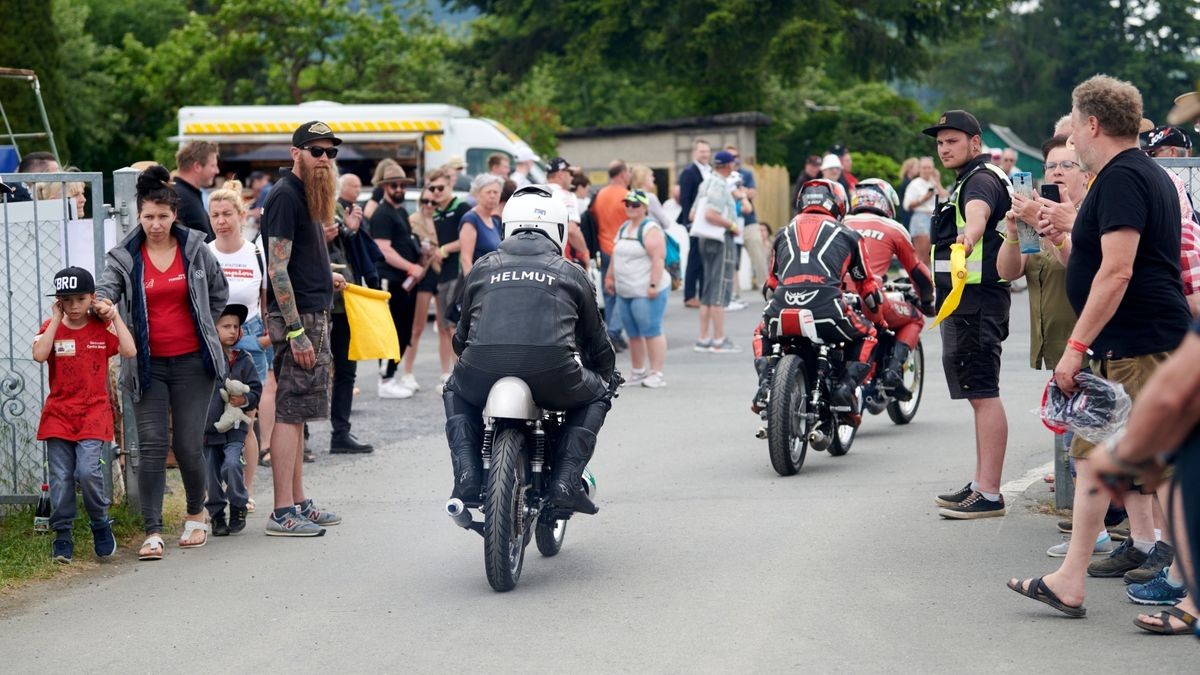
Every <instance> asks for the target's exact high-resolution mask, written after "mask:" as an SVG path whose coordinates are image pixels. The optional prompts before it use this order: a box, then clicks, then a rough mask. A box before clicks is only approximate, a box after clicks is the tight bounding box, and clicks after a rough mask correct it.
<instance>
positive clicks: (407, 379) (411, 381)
mask: <svg viewBox="0 0 1200 675" xmlns="http://www.w3.org/2000/svg"><path fill="white" fill-rule="evenodd" d="M400 384H401V385H403V386H404V388H405V389H411V390H412V391H414V392H418V391H421V385H419V384H417V378H415V377H413V374H412V373H408V374H407V375H405V376H404V377H402V378H400Z"/></svg>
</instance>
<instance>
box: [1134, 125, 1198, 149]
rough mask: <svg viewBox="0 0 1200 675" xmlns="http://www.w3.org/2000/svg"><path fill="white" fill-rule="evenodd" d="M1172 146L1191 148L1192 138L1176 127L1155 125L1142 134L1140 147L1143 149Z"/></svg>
mask: <svg viewBox="0 0 1200 675" xmlns="http://www.w3.org/2000/svg"><path fill="white" fill-rule="evenodd" d="M1167 146H1174V147H1177V148H1187V149H1189V150H1190V149H1191V147H1192V139H1190V138H1188V135H1187V134H1185V133H1183V131H1181V130H1179V129H1178V128H1177V127H1157V128H1155V129H1153V130H1151V131H1149V132H1147V133H1146V134H1145V136H1144V143H1143V144H1142V148H1143V149H1145V150H1154V149H1155V148H1165V147H1167Z"/></svg>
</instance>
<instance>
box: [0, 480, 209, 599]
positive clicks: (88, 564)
mask: <svg viewBox="0 0 1200 675" xmlns="http://www.w3.org/2000/svg"><path fill="white" fill-rule="evenodd" d="M167 484H168V485H170V486H171V494H169V495H166V496H165V497H164V498H163V530H164V531H163V539H164V540H166V541H168V542H170V541H171V536H170V535H177V534H178V533H179V532H180V531H181V530H182V529H183V527H182V521H183V516H184V511H185V510H186V509H185V505H184V496H183V483H182V481H181V480H180V478H179V472H178V471H176V470H170V471H167ZM77 499H78V501H77V503H76V508H77V514H78V515H77V517H76V518H75V525H74V529H73V535H74V538H75V557H74V560H73V562H72V563H71V564H70V565H63V564H61V563H57V562H54V560H52V559H51V558H50V546H51V542H53V541H54V533H53V532H48V533H46V534H38V533H36V532H34V531H33V510H34V509H33V506H28V507H25V508H22V509H19V510H17V511H14V512H13V513H11V514H9V515H7V516H5V517H3V518H0V593H3V592H5V591H11V590H14V589H16V588H20V587H21V586H24V585H26V584H28V583H30V582H35V581H41V580H46V579H52V578H54V577H57V576H59V575H62V574H65V573H67V572H74V573H78V572H80V571H84V570H89V569H94V568H95V567H97V566H98V565H99V564H100V563H99V562H98V559H97V558H96V554H95V553H94V552H93V550H92V529H91V526H90V525H89V523H88V518H87V512H86V511H84V509H83V499H82V498H77ZM108 517H109V518H111V519H112V520H113V521H114V522H113V533H114V534H115V535H116V537H117V557H127V556H131V555H133V554H134V553H136V552H137V548H138V547H139V546H141V544H142V540H143V539H145V531H144V530H143V529H142V516H141V514H140V513H135V512H133V511H132V510H131V509H130V508H129V507H128V505H127V504H123V503H122V504H116V505H114V506H111V507H109V509H108Z"/></svg>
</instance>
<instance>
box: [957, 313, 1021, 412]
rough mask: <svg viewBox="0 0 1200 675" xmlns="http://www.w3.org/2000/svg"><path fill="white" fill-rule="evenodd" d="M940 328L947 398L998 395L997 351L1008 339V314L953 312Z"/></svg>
mask: <svg viewBox="0 0 1200 675" xmlns="http://www.w3.org/2000/svg"><path fill="white" fill-rule="evenodd" d="M941 328H942V369H943V370H944V371H945V373H946V385H947V386H948V387H949V389H950V398H952V399H955V400H958V399H964V398H965V399H981V398H997V397H999V396H1000V354H1001V352H1002V351H1003V343H1004V341H1005V340H1006V339H1008V314H998V313H991V312H981V311H977V312H968V313H963V312H955V313H953V314H951V315H950V316H948V317H946V320H945V321H943V322H942V324H941Z"/></svg>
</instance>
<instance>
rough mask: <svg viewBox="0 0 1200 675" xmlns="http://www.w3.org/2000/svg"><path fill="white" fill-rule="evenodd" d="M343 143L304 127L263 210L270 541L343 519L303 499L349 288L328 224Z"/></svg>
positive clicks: (323, 129)
mask: <svg viewBox="0 0 1200 675" xmlns="http://www.w3.org/2000/svg"><path fill="white" fill-rule="evenodd" d="M341 142H342V141H341V139H339V138H337V137H336V136H334V135H333V131H332V130H330V128H329V127H328V126H327V125H326V124H325V123H323V122H316V121H313V122H305V123H304V124H301V125H300V126H299V127H298V128H297V129H296V131H295V133H293V134H292V150H291V152H292V168H291V170H288V169H284V170H282V171H281V172H280V178H279V183H278V184H277V185H276V186H275V187H274V188H273V189H272V190H271V194H270V195H269V196H268V197H267V201H266V204H264V205H263V225H262V232H263V237H264V240H265V241H266V246H267V256H268V257H267V273H268V276H269V277H270V280H271V283H270V286H269V287H268V289H267V332H268V334H269V335H270V336H271V343H272V345H273V346H274V347H275V362H274V370H275V380H276V383H277V388H276V391H275V429H274V431H273V433H272V434H271V443H270V446H271V473H272V475H273V477H274V485H275V512H274V513H273V514H272V515H271V517H270V518H269V519H268V521H267V534H268V535H272V536H282V537H319V536H321V535H323V534H325V529H324V527H323V526H325V525H336V524H338V523H340V522H341V518H340V517H338V516H337V515H336V514H334V513H333V512H331V511H325V510H322V509H319V508H317V507H316V506H315V505H314V504H313V502H312V500H311V499H306V498H305V495H304V487H303V481H304V463H303V462H302V461H301V456H302V452H303V450H304V423H305V422H308V421H310V420H321V419H326V418H327V417H329V388H330V384H331V380H330V372H329V366H330V362H331V360H332V356H331V352H330V345H329V308H330V306H331V305H332V304H333V293H334V291H341V290H342V289H344V288H345V287H346V280H345V279H344V278H343V277H342V275H341V274H337V273H335V272H331V271H330V267H329V251H328V249H327V248H326V244H325V227H324V225H325V224H326V223H331V222H333V217H334V207H335V206H336V203H337V202H336V198H337V187H336V186H337V182H336V175H335V169H334V165H333V159H334V157H336V156H337V147H336V146H338V145H339V144H341Z"/></svg>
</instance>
